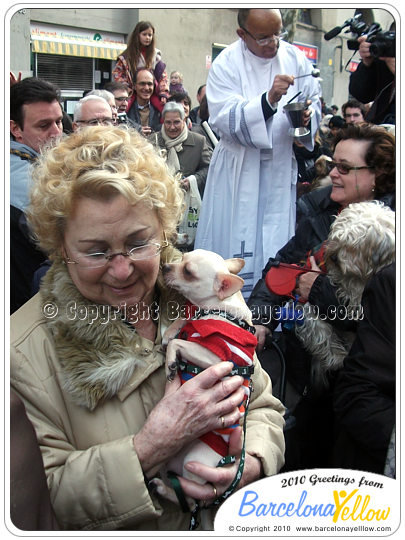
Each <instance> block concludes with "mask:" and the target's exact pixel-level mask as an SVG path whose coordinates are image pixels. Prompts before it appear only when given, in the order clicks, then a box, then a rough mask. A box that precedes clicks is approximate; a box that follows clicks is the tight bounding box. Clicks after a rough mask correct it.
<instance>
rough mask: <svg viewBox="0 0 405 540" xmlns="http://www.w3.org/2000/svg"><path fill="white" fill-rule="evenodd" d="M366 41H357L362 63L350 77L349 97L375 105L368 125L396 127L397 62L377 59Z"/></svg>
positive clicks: (392, 58) (372, 107)
mask: <svg viewBox="0 0 405 540" xmlns="http://www.w3.org/2000/svg"><path fill="white" fill-rule="evenodd" d="M366 39H367V36H361V37H360V38H359V39H358V41H359V43H360V46H359V53H360V56H361V62H360V64H359V65H358V66H357V69H356V71H355V72H353V73H352V74H351V75H350V83H349V93H350V94H351V95H352V96H354V97H355V98H356V99H358V100H359V101H360V102H361V103H370V102H373V105H372V106H371V109H370V111H369V112H368V114H367V115H366V118H365V120H366V121H367V122H371V123H373V124H395V58H394V57H389V58H388V57H387V58H374V57H373V56H372V55H371V54H370V43H368V42H367V41H366Z"/></svg>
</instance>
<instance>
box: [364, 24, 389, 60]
mask: <svg viewBox="0 0 405 540" xmlns="http://www.w3.org/2000/svg"><path fill="white" fill-rule="evenodd" d="M367 41H369V42H370V43H371V45H370V54H371V55H372V56H374V58H379V57H380V56H382V57H385V56H386V57H389V58H394V57H395V32H392V31H390V32H378V34H376V35H374V36H373V37H372V38H370V39H367Z"/></svg>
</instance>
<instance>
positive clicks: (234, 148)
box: [195, 9, 321, 297]
mask: <svg viewBox="0 0 405 540" xmlns="http://www.w3.org/2000/svg"><path fill="white" fill-rule="evenodd" d="M238 23H239V28H238V30H237V34H238V36H239V40H238V41H236V42H235V43H233V44H232V45H230V46H229V47H227V48H226V49H224V50H223V51H222V52H221V53H220V54H219V56H218V57H217V58H216V59H215V61H214V62H213V64H212V66H211V69H210V72H209V75H208V81H207V98H208V105H209V114H210V125H211V126H212V129H213V130H214V131H215V132H216V133H217V134H218V135H219V137H220V141H219V144H218V145H217V146H216V148H215V151H214V154H213V157H212V159H211V164H210V168H209V171H208V177H207V183H206V187H205V193H204V199H203V205H202V210H201V215H200V220H199V224H198V229H197V237H196V242H195V247H196V248H202V249H208V250H211V251H215V252H217V253H219V254H220V255H222V256H223V257H224V258H230V257H241V258H243V259H245V267H244V271H243V273H241V274H239V275H240V276H241V277H243V279H244V280H245V286H244V288H243V294H244V296H245V297H248V296H249V294H250V292H251V291H252V289H253V287H254V284H255V283H256V282H257V280H258V279H259V278H261V277H262V269H263V268H264V266H265V264H266V263H267V260H268V259H269V257H272V256H274V255H275V254H276V253H277V251H278V250H279V249H280V248H281V247H283V246H284V245H285V244H286V243H287V241H288V240H289V239H290V238H291V237H292V236H293V234H294V229H295V201H296V182H297V163H296V160H295V155H294V151H293V137H292V136H291V135H290V134H289V129H290V127H291V126H290V124H289V122H288V118H287V115H286V113H285V112H284V111H283V106H284V105H285V104H286V103H287V102H288V101H289V100H290V99H291V98H293V97H294V96H295V95H296V94H297V93H298V92H301V94H300V95H299V96H298V97H297V98H296V99H294V101H306V99H310V100H311V102H312V103H311V105H310V108H309V109H308V111H305V112H304V113H303V114H304V115H306V122H307V123H308V122H309V125H308V128H309V129H310V130H311V135H309V136H307V137H306V138H305V139H301V140H302V142H303V143H304V145H305V146H306V147H307V148H308V149H310V150H312V149H313V138H314V135H315V133H316V130H317V128H318V125H319V122H320V120H321V104H320V100H319V97H320V85H319V81H318V80H317V79H316V78H314V77H312V76H311V75H310V76H308V77H303V78H299V79H297V80H294V79H295V77H299V76H300V75H307V74H311V72H312V69H313V66H312V64H311V63H310V62H309V61H308V60H307V59H306V57H305V55H304V54H303V52H302V51H300V50H299V49H298V48H297V47H295V46H294V45H291V44H289V43H287V42H285V41H283V40H282V36H281V33H282V20H281V15H280V12H279V10H275V9H243V10H239V14H238Z"/></svg>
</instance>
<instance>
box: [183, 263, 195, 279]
mask: <svg viewBox="0 0 405 540" xmlns="http://www.w3.org/2000/svg"><path fill="white" fill-rule="evenodd" d="M183 273H184V276H185V277H186V278H191V277H192V275H193V274H192V273H191V272H190V270H189V269H188V268H187V265H186V266H184V269H183Z"/></svg>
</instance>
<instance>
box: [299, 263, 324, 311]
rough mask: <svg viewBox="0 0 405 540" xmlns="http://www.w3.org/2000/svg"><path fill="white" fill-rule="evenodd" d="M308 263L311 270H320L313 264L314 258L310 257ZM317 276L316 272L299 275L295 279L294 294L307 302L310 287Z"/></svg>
mask: <svg viewBox="0 0 405 540" xmlns="http://www.w3.org/2000/svg"><path fill="white" fill-rule="evenodd" d="M309 261H310V263H311V269H312V270H316V271H317V272H320V271H321V269H320V268H319V266H318V265H317V264H316V262H315V257H313V256H311V257H310V258H309ZM318 276H319V274H317V273H316V272H304V273H303V274H300V275H299V276H298V279H297V288H296V289H295V293H296V294H298V295H299V296H300V297H301V298H304V299H305V301H306V300H308V297H309V293H310V292H311V288H312V285H313V284H314V281H315V280H316V278H317V277H318Z"/></svg>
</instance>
